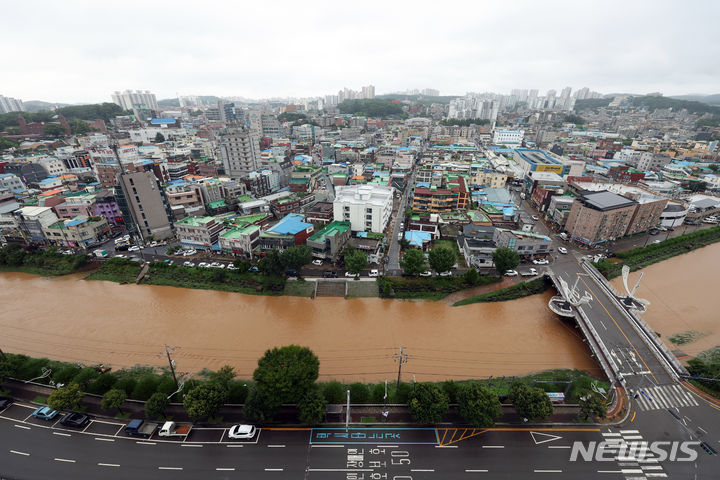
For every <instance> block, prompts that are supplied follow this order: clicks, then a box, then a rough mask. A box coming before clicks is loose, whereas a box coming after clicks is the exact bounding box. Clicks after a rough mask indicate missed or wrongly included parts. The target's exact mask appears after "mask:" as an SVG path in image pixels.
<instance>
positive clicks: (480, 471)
mask: <svg viewBox="0 0 720 480" xmlns="http://www.w3.org/2000/svg"><path fill="white" fill-rule="evenodd" d="M465 471H466V472H467V473H487V470H468V469H466V470H465Z"/></svg>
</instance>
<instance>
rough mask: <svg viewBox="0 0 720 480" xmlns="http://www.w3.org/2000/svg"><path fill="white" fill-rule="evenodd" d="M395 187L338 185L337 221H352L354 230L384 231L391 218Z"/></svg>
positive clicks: (335, 218) (334, 214) (334, 203)
mask: <svg viewBox="0 0 720 480" xmlns="http://www.w3.org/2000/svg"><path fill="white" fill-rule="evenodd" d="M392 204H393V189H392V188H390V187H382V186H378V185H348V186H342V187H337V189H336V191H335V201H334V202H333V217H334V220H335V221H340V222H350V228H351V229H352V231H353V232H375V233H382V232H383V231H384V230H385V226H386V225H387V223H388V221H389V220H390V215H391V214H392Z"/></svg>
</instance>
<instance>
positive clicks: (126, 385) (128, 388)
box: [114, 378, 137, 395]
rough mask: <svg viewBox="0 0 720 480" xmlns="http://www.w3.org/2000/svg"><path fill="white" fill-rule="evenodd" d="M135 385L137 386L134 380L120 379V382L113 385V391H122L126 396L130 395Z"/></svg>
mask: <svg viewBox="0 0 720 480" xmlns="http://www.w3.org/2000/svg"><path fill="white" fill-rule="evenodd" d="M135 385H137V380H135V379H134V378H121V379H120V380H118V381H117V383H115V386H114V387H115V389H117V390H123V391H124V392H125V393H126V394H127V395H130V394H131V393H132V392H133V390H135Z"/></svg>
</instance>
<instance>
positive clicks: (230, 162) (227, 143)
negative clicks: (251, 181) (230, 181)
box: [220, 127, 260, 178]
mask: <svg viewBox="0 0 720 480" xmlns="http://www.w3.org/2000/svg"><path fill="white" fill-rule="evenodd" d="M220 153H221V155H222V163H223V167H225V174H226V175H228V176H230V178H242V177H244V176H246V175H247V174H248V173H250V172H253V171H255V170H257V169H258V166H259V164H260V144H259V142H258V139H257V137H255V136H254V135H252V134H251V133H250V131H249V130H248V129H247V128H245V127H235V128H230V129H228V130H227V131H226V132H225V133H223V134H221V136H220Z"/></svg>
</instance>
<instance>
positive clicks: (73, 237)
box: [43, 215, 110, 248]
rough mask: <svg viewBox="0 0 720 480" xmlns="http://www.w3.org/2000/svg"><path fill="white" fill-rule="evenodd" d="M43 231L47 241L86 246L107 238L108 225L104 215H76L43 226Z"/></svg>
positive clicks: (78, 246)
mask: <svg viewBox="0 0 720 480" xmlns="http://www.w3.org/2000/svg"><path fill="white" fill-rule="evenodd" d="M43 233H44V235H45V238H46V239H47V241H48V242H50V243H52V244H55V245H60V246H63V247H71V248H87V247H91V246H93V245H97V244H99V243H101V242H102V241H103V240H105V239H106V238H109V236H110V226H109V225H108V222H107V219H106V218H105V217H100V216H93V217H89V216H87V215H78V216H76V217H73V218H70V219H65V220H58V221H57V222H55V223H53V224H51V225H48V226H46V227H43Z"/></svg>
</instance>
